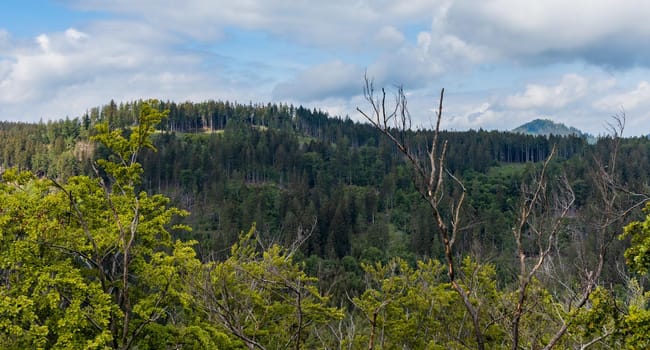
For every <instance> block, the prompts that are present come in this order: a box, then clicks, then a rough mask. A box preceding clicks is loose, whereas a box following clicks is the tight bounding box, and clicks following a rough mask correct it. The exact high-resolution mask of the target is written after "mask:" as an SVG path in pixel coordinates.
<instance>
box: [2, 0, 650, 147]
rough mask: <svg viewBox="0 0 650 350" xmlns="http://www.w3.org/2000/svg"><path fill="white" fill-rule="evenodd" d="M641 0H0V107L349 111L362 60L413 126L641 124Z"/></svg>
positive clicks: (20, 110) (645, 78)
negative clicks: (221, 105) (618, 118)
mask: <svg viewBox="0 0 650 350" xmlns="http://www.w3.org/2000/svg"><path fill="white" fill-rule="evenodd" d="M649 18H650V6H648V5H647V3H646V1H641V0H626V1H624V2H623V1H618V0H598V1H593V0H573V1H564V0H562V1H560V0H544V1H532V0H531V1H521V0H482V1H470V0H401V1H387V0H372V1H371V0H328V1H318V2H317V1H315V0H236V1H235V0H228V1H221V0H184V1H171V0H30V1H5V2H3V3H2V4H1V5H0V120H16V121H38V120H40V119H43V120H47V119H60V118H64V117H66V116H70V117H76V116H79V115H81V114H82V113H84V111H86V110H88V109H89V108H91V107H94V106H99V105H103V104H105V103H107V102H108V101H110V100H111V99H114V100H116V101H131V100H134V99H141V98H159V99H164V100H174V101H188V100H189V101H204V100H208V99H214V100H230V101H239V102H243V103H248V102H253V103H258V102H259V103H267V102H285V103H293V104H295V105H298V104H301V105H304V106H308V107H314V108H319V109H322V110H326V111H328V112H330V113H331V114H333V115H341V116H345V115H349V116H350V117H351V118H353V119H355V120H359V118H360V116H359V115H358V113H356V112H355V107H357V106H359V107H361V108H366V107H367V105H366V104H364V101H363V99H362V95H361V94H362V92H363V90H362V86H363V77H364V72H367V75H368V76H369V77H372V78H373V79H374V81H375V85H376V86H386V87H388V88H391V89H392V88H393V87H394V86H396V85H398V84H401V85H403V86H404V88H405V90H406V92H407V95H408V98H409V106H410V111H411V113H412V115H413V117H414V119H415V121H414V122H415V124H416V125H418V126H423V127H429V126H430V125H431V116H432V108H433V107H434V106H435V105H436V104H437V97H438V95H439V92H440V89H441V88H443V87H444V88H445V91H446V97H445V108H446V109H445V115H444V118H445V119H444V122H443V126H444V127H445V128H447V129H455V130H466V129H478V128H483V129H488V130H492V129H499V130H506V129H512V128H514V127H516V126H518V125H520V124H522V123H524V122H527V121H530V120H532V119H534V118H550V119H553V120H554V121H557V122H562V123H565V124H568V125H571V126H575V127H577V128H579V129H582V130H584V131H587V132H591V133H593V134H602V133H603V132H604V131H605V125H606V123H607V122H608V121H609V120H610V117H611V116H612V115H615V114H620V113H625V114H626V116H627V129H626V134H627V135H629V136H631V135H640V134H648V133H650V21H649V20H648V19H649Z"/></svg>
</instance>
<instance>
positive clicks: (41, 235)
mask: <svg viewBox="0 0 650 350" xmlns="http://www.w3.org/2000/svg"><path fill="white" fill-rule="evenodd" d="M0 136H1V137H2V138H3V140H4V141H6V142H2V143H0V169H1V172H2V181H0V240H1V242H0V277H1V278H2V279H1V280H2V286H1V287H0V347H2V348H7V349H12V348H13V349H23V348H88V349H91V348H98V349H99V348H107V347H108V348H116V349H118V348H119V349H128V348H138V349H147V348H149V349H160V348H179V347H182V348H197V349H202V348H250V349H279V348H295V349H300V348H351V349H367V348H376V349H391V348H411V349H421V348H432V349H434V348H441V349H448V348H475V347H476V346H477V343H476V342H477V340H476V339H475V337H474V336H473V331H472V327H474V325H473V324H472V320H471V319H470V318H468V315H467V309H466V308H465V307H463V303H470V305H472V306H473V307H474V308H475V310H476V318H477V322H478V326H479V327H480V329H481V332H482V341H484V343H485V344H484V345H485V347H486V348H509V347H511V346H512V344H514V343H515V342H516V343H517V344H518V345H519V347H523V348H543V347H545V346H550V344H552V345H553V346H555V347H557V348H586V347H588V346H591V347H594V348H611V347H615V348H619V347H627V348H643V347H644V346H646V345H647V341H648V340H647V334H648V327H650V313H649V312H648V295H647V293H646V292H644V290H645V288H646V287H647V269H648V265H649V264H648V261H650V259H648V257H647V250H648V249H647V246H648V245H649V244H648V242H647V241H648V239H647V237H648V235H649V234H648V228H647V227H646V226H647V221H648V219H647V218H645V219H644V217H643V216H642V215H641V213H640V211H639V210H637V209H635V208H636V207H635V206H634V205H635V204H634V203H640V202H643V200H644V198H646V197H644V196H643V195H642V194H643V193H645V192H644V191H645V190H646V189H645V187H644V186H645V184H646V182H647V174H648V173H649V171H650V158H649V156H650V153H649V152H648V150H649V148H650V142H649V141H648V140H647V139H645V138H634V139H618V138H612V137H609V138H608V137H606V138H602V139H600V140H599V141H598V142H597V143H596V144H594V145H590V144H588V143H587V142H586V141H585V140H584V139H581V138H579V137H577V136H568V137H554V136H550V137H534V136H526V135H519V134H509V133H503V132H487V131H483V130H478V131H468V132H444V131H442V132H440V134H439V137H440V139H441V140H442V139H444V140H446V141H447V142H448V144H449V148H448V151H447V153H446V168H447V169H448V172H449V174H452V175H454V176H455V177H457V178H459V179H462V181H463V184H464V191H466V202H465V205H464V206H463V207H462V210H461V211H459V214H458V215H459V217H460V218H461V219H462V220H461V222H463V223H466V224H465V225H464V226H462V227H460V228H459V230H460V231H459V234H458V237H457V240H456V242H455V250H454V256H453V257H452V258H453V259H454V261H457V262H458V264H457V271H456V274H457V276H456V278H457V280H456V281H453V282H454V283H457V284H458V287H457V288H460V290H463V291H466V298H465V297H463V295H461V294H458V293H455V292H453V290H454V289H453V288H452V286H451V282H452V281H451V280H450V277H449V275H448V272H447V271H446V269H447V266H446V265H445V263H444V259H443V258H444V257H445V252H444V251H443V247H444V244H443V242H442V241H441V238H440V235H439V226H438V225H437V224H436V222H435V217H433V216H432V215H431V211H430V207H428V206H427V204H426V202H423V201H422V196H421V193H419V192H418V189H417V187H416V184H417V182H414V181H413V180H414V177H413V176H414V175H413V170H412V168H411V167H410V166H408V164H407V163H405V162H404V159H403V156H402V154H400V152H398V150H397V149H396V148H395V146H394V144H392V143H391V142H389V140H387V139H385V138H383V137H382V135H380V133H378V132H377V130H375V129H374V128H372V127H371V126H369V125H366V124H360V123H355V122H352V121H351V120H350V119H347V118H346V119H332V118H328V117H327V115H326V114H324V113H321V112H319V111H311V110H307V109H305V108H302V107H294V106H286V105H271V104H269V105H265V106H264V105H240V104H235V103H229V102H216V101H210V102H205V103H199V104H193V103H182V104H176V103H172V102H158V101H147V102H143V101H137V102H132V103H122V104H116V103H115V102H111V103H110V104H109V105H107V106H105V107H102V108H96V109H92V110H90V111H89V113H88V114H87V115H84V116H83V117H81V118H75V119H66V120H64V121H59V122H48V123H47V124H45V123H39V124H20V123H0ZM402 137H403V140H404V142H405V143H407V144H408V145H409V149H411V150H414V151H415V153H414V154H415V156H416V157H421V159H423V160H426V152H424V151H420V150H426V149H427V147H428V145H430V144H431V142H432V139H433V138H434V133H433V131H429V130H419V131H414V130H409V131H407V132H405V133H403V134H402ZM553 147H555V149H556V152H557V153H556V154H555V156H554V157H553V158H552V160H550V161H549V162H548V163H547V164H546V165H544V162H543V161H544V160H545V159H547V158H548V156H549V155H550V154H551V153H552V150H553ZM151 150H156V151H157V152H151ZM611 154H615V155H616V156H615V158H616V160H617V161H616V162H615V163H614V162H613V161H612V158H611V157H610V155H611ZM595 163H596V164H595ZM615 164H617V166H614V165H615ZM603 170H604V171H605V172H606V174H607V176H608V177H606V178H605V177H602V176H598V175H599V174H600V175H602V174H601V172H602V171H603ZM540 174H543V176H542V175H540ZM604 178H605V179H610V180H611V181H610V182H611V184H612V186H610V184H609V183H601V182H599V181H600V180H602V179H604ZM542 179H546V180H544V181H547V182H544V181H542ZM558 179H564V180H566V182H563V183H562V184H563V186H564V185H566V186H568V187H570V189H571V193H572V195H573V196H574V200H573V201H571V204H570V207H569V208H568V210H567V212H566V215H563V216H559V215H557V213H558V208H559V207H557V206H556V207H553V206H552V204H553V203H558V202H557V201H556V200H557V199H558V197H557V195H558V193H559V192H558V191H557V190H558V186H556V184H558V182H557V180H558ZM599 179H600V180H599ZM445 181H447V180H445ZM608 181H609V180H608ZM539 184H548V185H544V186H542V187H540V186H538V185H539ZM613 184H615V185H616V186H613ZM536 186H537V187H536ZM444 188H445V190H444V191H443V192H441V193H440V195H441V196H440V197H439V201H440V202H439V203H440V205H441V208H442V207H445V208H446V207H447V206H449V205H451V204H452V200H453V199H454V198H458V195H459V194H460V192H459V191H460V190H459V188H457V187H454V186H446V187H444ZM535 188H542V189H543V191H544V196H543V198H544V200H545V201H544V202H542V201H535V202H530V201H529V202H526V201H523V202H522V199H524V200H525V199H526V198H528V197H525V195H526V194H527V193H530V191H529V190H532V189H535ZM623 189H624V190H623ZM527 191H528V192H527ZM611 191H615V192H611ZM522 203H524V204H525V203H533V204H534V205H531V206H530V208H531V213H532V214H531V215H530V219H528V217H527V220H525V221H521V220H520V219H521V214H520V211H521V209H522ZM607 203H610V204H607ZM623 209H625V210H624V211H621V210H623ZM441 212H443V213H444V210H442V211H441ZM549 213H550V214H549ZM553 213H555V214H553ZM612 213H614V214H615V213H624V215H620V216H617V217H616V218H615V219H613V218H614V216H612V215H613V214H612ZM610 214H612V215H610ZM443 215H446V214H443ZM544 215H546V216H544ZM442 218H443V219H445V220H447V219H448V217H444V216H443V217H442ZM557 218H560V219H561V220H547V219H557ZM518 220H519V221H518ZM544 220H547V221H544ZM630 220H637V221H635V222H633V223H631V224H629V225H628V226H627V228H626V229H625V233H624V235H623V236H622V238H623V239H622V240H612V239H611V237H615V236H616V235H617V234H618V233H621V232H623V226H624V225H625V224H627V223H628V222H629V221H630ZM518 224H520V225H519V226H518ZM552 225H557V227H555V226H553V227H555V228H554V230H556V231H548V230H547V228H548V227H551V226H552ZM513 227H519V229H520V231H516V232H515V233H514V235H513ZM536 230H537V231H536ZM243 232H245V233H243ZM517 232H519V233H517ZM549 232H553V234H552V235H551V234H549ZM517 234H519V236H517ZM517 237H519V239H520V241H518V240H517ZM537 237H542V238H544V239H545V240H547V241H548V242H549V245H540V244H539V242H538V239H537ZM604 243H606V244H604ZM541 246H543V247H549V251H548V254H549V256H550V257H549V258H548V259H547V260H543V261H544V263H543V264H542V265H540V266H539V271H540V272H538V273H535V274H534V275H531V276H532V277H531V278H529V279H526V280H525V283H523V284H522V279H521V276H522V275H521V274H520V273H519V271H518V269H519V266H520V265H519V263H520V262H519V257H520V256H524V263H525V265H524V266H526V268H530V267H531V266H534V262H535V261H538V260H539V256H540V255H539V253H538V252H539V247H541ZM601 247H605V248H606V252H607V254H604V255H603V256H604V257H605V258H606V259H607V260H606V261H605V263H603V264H601V268H600V269H601V270H602V274H601V273H599V274H598V275H599V277H598V278H597V279H595V280H594V279H593V278H592V277H591V276H594V274H595V272H596V269H595V268H594V266H596V267H597V266H599V265H598V261H599V258H600V253H599V249H600V248H601ZM626 249H627V250H626ZM624 252H625V253H624ZM625 259H626V260H627V262H628V264H629V266H630V268H631V269H630V271H629V272H628V271H627V270H626V269H625V268H624V267H623V265H621V264H619V262H620V263H622V262H623V261H624V260H625ZM526 271H529V270H526ZM535 271H537V270H535ZM522 286H525V293H524V295H525V298H524V300H522V299H521V297H520V296H521V292H520V291H521V290H522V288H523V287H522ZM586 287H589V288H587V289H588V290H589V293H588V294H582V291H584V290H586V289H585V288H586ZM583 296H584V297H583ZM519 305H521V306H522V307H521V308H520V309H521V312H517V311H515V310H518V307H519ZM581 306H582V307H581ZM515 323H516V324H517V327H514V324H515ZM513 329H514V330H515V331H513ZM562 329H563V331H562V332H561V334H560V332H559V330H562ZM514 333H516V334H517V340H516V341H515V340H514V335H513V334H514ZM558 334H560V337H559V338H558V340H553V339H554V337H555V336H557V335H558ZM644 344H645V345H644Z"/></svg>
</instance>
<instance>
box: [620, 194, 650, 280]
mask: <svg viewBox="0 0 650 350" xmlns="http://www.w3.org/2000/svg"><path fill="white" fill-rule="evenodd" d="M644 211H645V213H646V217H645V220H643V221H634V222H632V223H630V224H629V225H627V226H626V227H625V230H624V232H623V234H622V235H621V238H628V237H629V238H630V241H631V246H630V248H628V249H627V250H626V251H625V259H626V262H627V264H628V265H629V266H630V267H631V268H632V269H633V270H634V271H636V272H638V273H641V274H646V273H648V268H650V202H649V203H648V204H646V207H645V209H644Z"/></svg>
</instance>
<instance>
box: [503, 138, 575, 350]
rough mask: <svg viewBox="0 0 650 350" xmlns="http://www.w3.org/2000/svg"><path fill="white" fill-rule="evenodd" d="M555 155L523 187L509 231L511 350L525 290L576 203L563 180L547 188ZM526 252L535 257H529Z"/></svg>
mask: <svg viewBox="0 0 650 350" xmlns="http://www.w3.org/2000/svg"><path fill="white" fill-rule="evenodd" d="M555 153H556V149H555V147H553V149H552V150H551V154H550V155H549V156H548V158H546V160H545V161H544V163H543V165H542V169H541V171H540V172H539V174H538V175H536V176H535V177H534V178H533V179H532V180H531V185H532V186H529V185H527V184H526V183H524V184H522V187H521V193H522V202H521V205H520V208H519V216H518V218H517V221H516V223H515V225H514V227H513V229H512V233H513V236H514V239H515V243H516V247H517V258H518V260H519V284H518V290H517V301H516V305H515V308H514V310H513V312H512V323H511V325H510V337H511V340H512V349H513V350H516V349H519V338H520V330H519V326H520V322H521V318H522V316H523V315H524V313H525V312H526V311H525V309H526V308H525V306H526V302H527V298H528V288H529V286H530V284H531V282H532V281H533V278H535V276H536V274H537V273H538V271H539V270H540V268H542V266H544V264H545V263H546V262H547V259H548V258H549V256H550V255H551V253H552V252H553V248H554V247H555V246H556V241H557V237H558V234H559V233H560V232H561V229H562V228H563V222H564V220H565V218H566V217H567V214H568V213H569V209H571V207H572V205H573V202H574V201H575V195H574V193H573V190H572V189H571V186H570V185H569V181H568V180H567V178H566V176H564V175H563V176H560V177H559V178H558V179H556V181H555V182H556V186H557V187H556V188H550V184H549V179H548V171H549V164H550V163H551V160H552V159H553V157H554V155H555ZM526 236H528V237H529V241H531V242H530V243H531V244H532V246H533V247H530V248H527V247H526V239H525V237H526ZM527 250H530V251H531V252H532V253H533V254H535V255H533V256H531V257H528V256H527V254H526V253H527ZM531 255H532V254H531ZM531 264H532V266H531Z"/></svg>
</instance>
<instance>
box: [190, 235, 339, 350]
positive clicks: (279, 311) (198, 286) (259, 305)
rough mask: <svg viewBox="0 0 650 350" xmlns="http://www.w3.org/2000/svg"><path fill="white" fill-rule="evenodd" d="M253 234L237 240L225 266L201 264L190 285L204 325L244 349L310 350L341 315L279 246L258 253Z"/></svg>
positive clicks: (313, 280)
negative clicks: (291, 349) (318, 331)
mask: <svg viewBox="0 0 650 350" xmlns="http://www.w3.org/2000/svg"><path fill="white" fill-rule="evenodd" d="M254 233H255V228H254V227H253V228H252V229H251V230H250V231H248V233H246V234H243V235H241V237H240V240H239V242H238V243H236V244H234V245H233V246H232V249H231V255H230V257H229V258H228V259H226V260H225V261H223V262H211V263H208V264H205V265H204V266H203V267H202V269H201V271H202V272H201V273H199V274H197V275H195V279H193V280H192V282H191V286H192V287H191V288H192V290H193V298H194V300H195V302H196V303H197V304H198V305H199V309H200V310H201V311H202V313H204V314H205V315H206V316H207V319H206V322H211V323H212V324H213V325H214V326H215V327H218V328H219V329H222V331H224V332H228V333H230V334H232V335H233V336H234V337H236V338H238V339H239V340H240V341H242V342H243V343H245V344H247V346H251V347H253V346H254V347H257V348H262V349H285V348H289V347H295V348H302V347H306V348H313V347H320V346H321V345H316V344H318V342H319V339H318V338H317V336H316V333H314V331H315V330H316V329H318V328H319V327H322V326H323V325H324V324H326V323H328V322H331V321H333V320H337V319H341V318H342V317H343V313H342V311H341V310H339V309H337V308H333V307H329V306H327V304H328V298H327V297H323V296H321V295H320V294H319V293H318V290H317V289H316V282H317V280H316V279H315V278H313V277H309V276H307V275H306V274H305V272H304V271H303V270H302V268H301V266H300V265H299V264H297V263H295V262H293V260H292V253H291V252H290V251H286V250H285V249H283V248H281V247H280V246H278V245H272V246H270V247H268V248H267V249H265V250H264V251H262V252H260V251H258V250H257V245H256V243H255V240H254V238H253V236H254Z"/></svg>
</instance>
